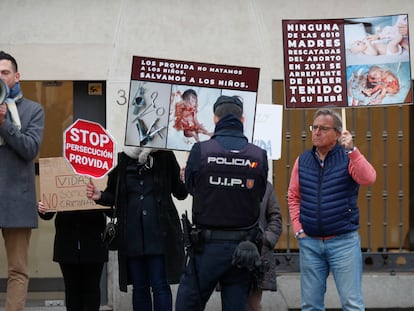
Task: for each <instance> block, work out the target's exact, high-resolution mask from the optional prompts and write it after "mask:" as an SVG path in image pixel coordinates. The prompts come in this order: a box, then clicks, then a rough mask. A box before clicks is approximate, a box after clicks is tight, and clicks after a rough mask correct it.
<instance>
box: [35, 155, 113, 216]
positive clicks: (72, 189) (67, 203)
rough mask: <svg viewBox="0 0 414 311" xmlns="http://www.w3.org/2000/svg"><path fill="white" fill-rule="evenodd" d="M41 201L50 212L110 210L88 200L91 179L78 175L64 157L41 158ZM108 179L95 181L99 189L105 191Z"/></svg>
mask: <svg viewBox="0 0 414 311" xmlns="http://www.w3.org/2000/svg"><path fill="white" fill-rule="evenodd" d="M39 175H40V200H41V201H42V202H43V203H44V204H45V206H46V208H47V209H48V210H50V211H57V212H62V211H73V210H90V209H102V208H110V207H106V206H102V205H98V204H96V203H95V202H94V201H93V200H89V199H88V198H86V185H87V184H88V182H89V177H87V176H83V175H77V174H74V173H73V170H72V169H71V167H70V166H69V164H68V163H67V162H66V161H65V159H64V158H63V157H57V158H40V159H39ZM106 180H107V178H106V177H105V178H103V179H96V180H95V179H94V180H93V182H94V184H95V185H96V186H97V187H98V189H102V190H103V189H104V188H105V186H106Z"/></svg>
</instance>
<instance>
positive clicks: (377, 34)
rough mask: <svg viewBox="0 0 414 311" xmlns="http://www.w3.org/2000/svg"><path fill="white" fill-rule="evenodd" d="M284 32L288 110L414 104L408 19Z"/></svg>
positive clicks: (312, 25) (295, 23)
mask: <svg viewBox="0 0 414 311" xmlns="http://www.w3.org/2000/svg"><path fill="white" fill-rule="evenodd" d="M282 27H283V47H284V68H285V98H286V101H285V102H286V108H287V109H289V108H319V107H323V106H336V107H353V106H378V105H389V104H405V103H411V102H412V88H411V65H410V51H409V33H408V15H407V14H399V15H388V16H380V17H364V18H350V19H327V20H321V19H318V20H283V21H282Z"/></svg>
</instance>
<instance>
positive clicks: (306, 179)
mask: <svg viewBox="0 0 414 311" xmlns="http://www.w3.org/2000/svg"><path fill="white" fill-rule="evenodd" d="M314 150H315V149H313V150H309V151H306V152H304V153H303V154H302V155H301V156H300V157H299V185H300V222H301V224H302V227H303V230H304V231H305V232H306V234H307V235H309V236H318V237H324V236H330V235H338V234H344V233H347V232H351V231H355V230H357V229H358V228H359V209H358V206H357V199H358V191H359V185H358V184H357V183H356V182H355V181H354V180H353V179H352V177H351V175H350V174H349V172H348V164H349V158H348V156H347V154H346V153H345V152H344V150H343V148H342V147H341V146H339V145H336V146H335V147H334V148H333V149H332V150H331V151H330V152H329V153H328V154H327V156H326V158H325V160H324V166H323V167H321V166H320V164H319V159H318V158H317V157H316V155H315V154H314Z"/></svg>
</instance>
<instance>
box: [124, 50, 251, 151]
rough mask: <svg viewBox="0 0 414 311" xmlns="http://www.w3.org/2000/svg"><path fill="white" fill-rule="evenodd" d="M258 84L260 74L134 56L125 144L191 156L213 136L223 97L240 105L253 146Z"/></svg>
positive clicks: (217, 66) (247, 133) (232, 68)
mask: <svg viewBox="0 0 414 311" xmlns="http://www.w3.org/2000/svg"><path fill="white" fill-rule="evenodd" d="M258 83H259V68H253V67H239V66H229V65H218V64H206V63H195V62H188V61H178V60H169V59H159V58H152V57H141V56H134V57H133V60H132V73H131V85H130V91H129V104H128V116H127V124H126V133H125V144H126V145H132V146H145V147H151V148H160V149H172V150H183V151H187V150H190V149H191V147H192V145H193V144H194V143H195V142H197V141H203V140H207V139H209V138H210V137H211V135H212V134H213V132H214V121H213V116H214V113H213V105H214V102H215V101H216V100H217V98H218V97H219V96H221V95H228V96H238V97H239V98H240V99H241V100H242V102H243V110H244V111H243V112H244V116H245V123H244V134H245V135H246V137H247V138H248V139H249V140H250V141H252V140H253V128H254V119H255V112H256V97H257V89H258Z"/></svg>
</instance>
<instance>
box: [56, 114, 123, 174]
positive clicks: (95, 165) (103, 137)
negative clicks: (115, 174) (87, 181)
mask: <svg viewBox="0 0 414 311" xmlns="http://www.w3.org/2000/svg"><path fill="white" fill-rule="evenodd" d="M115 152H116V151H115V142H114V140H113V138H112V136H111V135H110V134H109V132H108V131H106V130H105V129H104V128H103V127H102V126H101V125H100V124H99V123H96V122H92V121H87V120H82V119H78V120H76V121H75V122H74V123H73V124H72V125H71V126H69V127H68V128H67V129H66V130H65V132H64V134H63V156H64V158H65V159H66V161H68V163H69V165H70V166H71V167H72V169H73V170H74V171H75V173H76V174H79V175H87V176H89V177H93V178H102V177H104V176H105V175H106V174H107V173H109V171H110V170H112V169H113V168H114V166H115V154H116V153H115Z"/></svg>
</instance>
